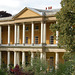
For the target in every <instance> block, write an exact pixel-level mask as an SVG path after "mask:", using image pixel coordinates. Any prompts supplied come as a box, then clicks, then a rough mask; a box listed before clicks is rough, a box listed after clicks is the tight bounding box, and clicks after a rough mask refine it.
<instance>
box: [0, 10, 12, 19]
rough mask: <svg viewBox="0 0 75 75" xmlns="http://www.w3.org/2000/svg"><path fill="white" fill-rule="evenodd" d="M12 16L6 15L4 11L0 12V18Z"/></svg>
mask: <svg viewBox="0 0 75 75" xmlns="http://www.w3.org/2000/svg"><path fill="white" fill-rule="evenodd" d="M9 16H12V15H11V14H10V13H7V12H6V11H0V18H2V17H9Z"/></svg>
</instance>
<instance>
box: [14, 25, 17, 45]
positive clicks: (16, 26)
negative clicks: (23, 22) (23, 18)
mask: <svg viewBox="0 0 75 75" xmlns="http://www.w3.org/2000/svg"><path fill="white" fill-rule="evenodd" d="M14 29H15V31H14V44H16V42H17V41H16V40H17V38H16V36H17V35H16V29H17V26H16V24H15V28H14Z"/></svg>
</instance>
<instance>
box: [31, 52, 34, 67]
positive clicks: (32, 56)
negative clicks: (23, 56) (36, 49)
mask: <svg viewBox="0 0 75 75" xmlns="http://www.w3.org/2000/svg"><path fill="white" fill-rule="evenodd" d="M33 58H34V53H33V52H31V66H33Z"/></svg>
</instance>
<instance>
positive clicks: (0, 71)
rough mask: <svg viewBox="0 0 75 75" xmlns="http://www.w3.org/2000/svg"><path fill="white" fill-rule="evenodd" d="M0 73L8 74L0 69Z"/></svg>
mask: <svg viewBox="0 0 75 75" xmlns="http://www.w3.org/2000/svg"><path fill="white" fill-rule="evenodd" d="M0 75H8V74H7V73H6V72H4V71H3V70H1V69H0Z"/></svg>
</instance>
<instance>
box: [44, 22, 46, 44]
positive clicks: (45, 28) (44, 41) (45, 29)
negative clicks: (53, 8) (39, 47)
mask: <svg viewBox="0 0 75 75" xmlns="http://www.w3.org/2000/svg"><path fill="white" fill-rule="evenodd" d="M44 44H46V23H44Z"/></svg>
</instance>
